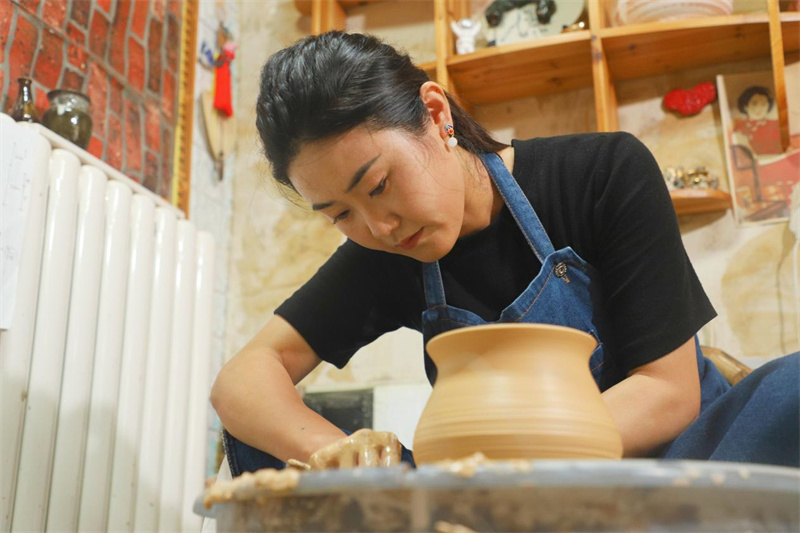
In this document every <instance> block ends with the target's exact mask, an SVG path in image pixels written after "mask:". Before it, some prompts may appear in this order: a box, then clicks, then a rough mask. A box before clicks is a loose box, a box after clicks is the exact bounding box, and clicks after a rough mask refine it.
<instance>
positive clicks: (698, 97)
mask: <svg viewBox="0 0 800 533" xmlns="http://www.w3.org/2000/svg"><path fill="white" fill-rule="evenodd" d="M716 99H717V88H716V87H715V86H714V84H713V83H711V82H710V81H706V82H703V83H701V84H699V85H697V86H695V87H694V88H693V89H689V90H688V91H687V90H684V89H675V90H672V91H670V92H668V93H667V94H666V96H664V107H666V108H667V109H669V110H670V111H677V112H678V113H680V114H681V115H684V116H688V115H696V114H698V113H699V112H700V111H702V109H703V108H704V107H705V106H706V105H707V104H710V103H711V102H713V101H714V100H716Z"/></svg>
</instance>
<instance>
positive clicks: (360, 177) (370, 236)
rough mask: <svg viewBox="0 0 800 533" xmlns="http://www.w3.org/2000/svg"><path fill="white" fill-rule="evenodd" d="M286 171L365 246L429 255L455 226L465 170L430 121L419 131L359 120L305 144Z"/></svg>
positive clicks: (452, 235) (445, 244)
mask: <svg viewBox="0 0 800 533" xmlns="http://www.w3.org/2000/svg"><path fill="white" fill-rule="evenodd" d="M289 177H290V179H291V181H292V184H293V185H294V187H295V188H296V189H297V191H298V192H299V193H300V195H301V196H302V197H303V198H304V199H305V200H306V201H308V202H309V204H311V206H312V208H313V209H314V210H315V211H319V212H320V213H322V214H323V215H324V216H325V217H327V218H328V219H329V220H330V221H331V223H333V224H335V225H336V227H337V228H338V229H339V230H340V231H341V232H342V233H343V234H344V235H346V236H347V238H349V239H350V240H352V241H354V242H356V243H358V244H360V245H361V246H364V247H365V248H370V249H373V250H382V251H385V252H390V253H394V254H400V255H405V256H408V257H412V258H414V259H417V260H418V261H424V262H430V261H436V260H438V259H440V258H442V257H443V256H444V255H446V254H447V253H448V252H449V251H450V250H451V249H452V247H453V245H454V244H455V242H456V240H457V239H458V237H459V235H460V233H461V231H462V224H463V220H464V206H465V186H464V183H465V180H464V171H463V169H462V165H461V164H460V162H459V158H458V157H456V154H455V150H453V149H450V148H448V147H447V146H446V142H445V140H443V139H442V138H441V130H440V129H439V128H437V127H436V126H435V125H434V124H433V123H431V124H430V125H429V127H428V128H427V129H426V132H425V136H424V138H423V139H419V138H412V137H410V136H409V134H406V133H405V132H402V131H399V130H380V131H373V130H370V129H368V128H366V127H363V126H362V127H358V128H355V129H353V130H351V131H350V132H348V133H346V134H345V135H343V136H341V137H338V138H336V139H333V140H325V141H319V142H314V143H310V144H307V145H305V146H303V147H302V148H301V149H300V152H299V154H298V156H297V157H296V158H295V160H294V161H293V162H292V164H291V165H290V167H289Z"/></svg>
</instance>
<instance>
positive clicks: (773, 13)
mask: <svg viewBox="0 0 800 533" xmlns="http://www.w3.org/2000/svg"><path fill="white" fill-rule="evenodd" d="M767 15H768V16H769V42H770V54H771V55H772V77H773V81H774V84H775V106H776V107H777V109H778V124H779V125H780V130H781V149H782V150H783V151H786V150H787V149H788V148H789V108H788V104H787V101H786V71H785V65H784V58H783V31H782V30H781V13H780V6H779V5H778V0H767Z"/></svg>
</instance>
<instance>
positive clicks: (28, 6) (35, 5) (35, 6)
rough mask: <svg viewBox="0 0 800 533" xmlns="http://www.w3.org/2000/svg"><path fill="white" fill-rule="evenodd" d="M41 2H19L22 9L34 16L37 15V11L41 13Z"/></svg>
mask: <svg viewBox="0 0 800 533" xmlns="http://www.w3.org/2000/svg"><path fill="white" fill-rule="evenodd" d="M41 1H42V0H18V2H19V5H20V6H21V7H22V9H24V10H25V11H28V12H30V13H33V14H34V15H35V14H36V12H37V11H39V4H40V3H41Z"/></svg>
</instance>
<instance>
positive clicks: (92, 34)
mask: <svg viewBox="0 0 800 533" xmlns="http://www.w3.org/2000/svg"><path fill="white" fill-rule="evenodd" d="M109 26H110V24H109V22H108V19H107V18H106V17H105V15H103V14H102V13H101V12H100V11H98V10H96V9H95V11H94V14H93V15H92V28H91V30H89V50H90V51H91V52H92V53H93V54H94V55H96V56H97V57H99V58H101V59H105V57H106V50H107V49H108V28H109Z"/></svg>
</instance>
